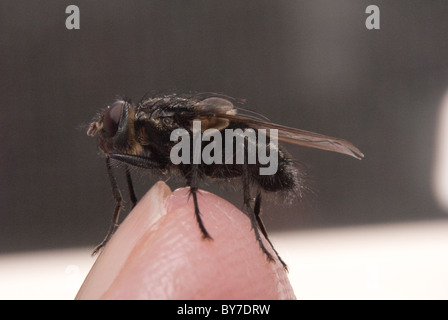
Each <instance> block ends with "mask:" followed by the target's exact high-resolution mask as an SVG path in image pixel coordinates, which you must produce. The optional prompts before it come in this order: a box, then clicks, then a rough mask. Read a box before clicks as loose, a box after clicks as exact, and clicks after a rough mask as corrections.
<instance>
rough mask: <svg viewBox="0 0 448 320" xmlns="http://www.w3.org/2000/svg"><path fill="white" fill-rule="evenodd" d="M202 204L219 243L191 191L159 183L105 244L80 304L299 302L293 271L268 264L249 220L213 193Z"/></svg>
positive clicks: (201, 194)
mask: <svg viewBox="0 0 448 320" xmlns="http://www.w3.org/2000/svg"><path fill="white" fill-rule="evenodd" d="M198 201H199V208H200V210H201V217H202V219H203V222H204V225H205V227H206V228H207V231H208V232H209V234H210V235H211V236H212V238H213V240H208V239H203V238H202V235H201V232H200V230H199V227H198V225H197V222H196V219H195V216H194V206H193V200H192V197H189V189H188V188H181V189H177V190H175V191H174V192H171V190H170V189H169V187H168V186H167V185H166V184H165V183H164V182H158V183H156V184H155V185H154V187H153V188H151V190H150V191H148V193H147V194H146V195H145V196H144V197H143V198H142V199H141V200H140V201H139V203H138V204H137V206H136V207H135V208H134V209H133V210H132V211H131V213H130V214H129V215H128V217H127V218H126V219H125V220H124V221H123V223H122V224H121V225H120V227H119V228H118V230H117V231H116V233H115V234H114V235H113V237H112V238H111V240H110V241H109V243H108V244H107V245H106V246H105V248H104V249H103V251H102V252H101V254H100V255H99V257H98V259H97V260H96V262H95V264H94V266H93V267H92V269H91V270H90V273H89V274H88V276H87V277H86V279H85V281H84V283H83V285H82V287H81V288H80V290H79V292H78V295H77V296H76V299H186V300H190V299H295V296H294V292H293V289H292V287H291V284H290V283H289V280H288V277H287V272H286V271H285V270H284V268H283V267H282V265H281V263H280V262H279V261H278V260H277V259H275V261H274V262H268V261H267V260H266V256H265V255H264V254H263V253H262V252H261V250H260V247H259V245H258V243H257V241H256V240H255V236H254V233H253V230H252V229H251V224H250V221H249V219H248V217H247V216H246V215H245V214H244V213H243V212H241V211H240V210H239V209H237V208H236V207H235V206H233V205H232V204H230V203H229V202H227V201H225V200H223V199H221V198H219V197H218V196H216V195H214V194H211V193H208V192H206V191H202V190H200V191H199V193H198ZM264 243H265V246H266V247H267V248H269V249H270V251H271V252H272V254H273V251H272V249H271V247H270V246H269V244H268V243H267V241H266V240H265V239H264ZM273 256H275V254H273Z"/></svg>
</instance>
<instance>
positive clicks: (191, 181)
mask: <svg viewBox="0 0 448 320" xmlns="http://www.w3.org/2000/svg"><path fill="white" fill-rule="evenodd" d="M198 170H199V168H198V165H192V166H191V171H190V173H189V175H188V177H187V184H188V186H189V187H190V195H191V196H192V197H193V203H194V215H195V217H196V221H197V222H198V225H199V229H200V230H201V233H202V238H203V239H208V240H213V238H212V237H211V236H210V235H209V233H208V232H207V229H205V226H204V223H203V222H202V218H201V212H200V211H199V204H198V196H197V194H198V180H199V171H198Z"/></svg>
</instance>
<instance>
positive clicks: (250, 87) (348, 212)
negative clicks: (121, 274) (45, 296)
mask: <svg viewBox="0 0 448 320" xmlns="http://www.w3.org/2000/svg"><path fill="white" fill-rule="evenodd" d="M71 4H75V5H77V6H78V7H79V9H80V18H81V19H80V22H81V24H80V27H81V28H80V29H79V30H67V29H66V27H65V20H66V18H67V17H68V14H66V13H65V9H66V7H67V6H68V5H71ZM370 4H375V5H377V6H378V7H379V8H380V10H381V11H380V12H381V20H380V26H381V29H380V30H367V29H366V27H365V20H366V18H367V16H368V15H367V14H366V13H365V9H366V7H367V6H368V5H370ZM447 16H448V3H447V2H446V1H443V0H442V1H435V0H434V1H404V0H403V1H359V0H356V1H355V0H350V1H343V0H340V1H332V0H320V1H319V0H309V1H292V0H288V1H286V0H280V1H278V0H276V1H274V0H271V1H261V0H256V1H255V0H254V1H241V0H226V1H222V0H219V1H214V0H209V1H186V0H183V1H180V0H171V1H152V0H151V1H144V0H141V1H118V0H107V1H105V0H103V1H101V0H97V1H75V2H73V1H63V0H54V1H29V0H19V1H17V0H15V1H12V0H2V1H1V2H0V75H1V76H0V93H1V95H0V99H1V116H0V137H1V148H0V187H1V192H0V200H1V202H0V203H1V209H0V214H1V216H0V250H1V252H11V251H18V250H33V249H44V248H59V247H73V246H86V245H87V246H92V247H93V246H94V245H96V244H98V243H99V242H100V241H101V240H102V239H103V237H104V235H105V233H106V230H107V228H108V226H109V221H110V217H111V214H112V210H113V205H114V203H113V198H112V195H111V193H110V187H109V182H108V178H107V175H106V170H105V166H104V161H103V159H101V158H100V157H98V152H97V148H96V143H95V140H94V139H92V138H90V137H87V136H86V134H85V131H86V130H85V127H84V126H85V125H86V124H87V123H88V122H89V121H90V120H91V118H92V117H93V116H94V114H95V113H96V112H97V111H98V109H100V108H103V107H105V106H107V105H108V104H109V103H110V102H111V101H113V99H114V98H115V97H116V96H117V95H118V94H124V95H126V96H129V97H131V98H133V99H134V100H135V101H137V100H139V99H140V98H141V97H142V96H143V95H144V94H145V93H147V92H148V91H161V90H176V91H178V92H186V91H200V92H201V91H211V92H222V93H226V94H228V95H231V96H234V97H238V98H245V99H247V107H248V108H250V109H253V110H255V111H257V112H260V113H263V114H265V115H266V116H268V117H269V118H270V119H271V120H273V121H274V122H277V123H281V124H284V125H288V126H292V127H297V128H301V129H305V130H310V131H314V132H319V133H323V134H327V135H331V136H336V137H343V138H346V139H347V140H350V141H352V142H353V143H354V144H355V145H357V146H358V147H359V148H360V149H361V150H362V151H363V152H364V153H365V155H366V159H365V160H362V161H357V160H355V159H352V158H350V157H346V156H342V155H339V154H332V153H328V152H323V151H319V150H308V149H305V148H301V147H294V146H288V147H287V149H288V151H290V153H292V154H293V155H294V156H295V157H296V158H298V159H299V160H300V161H302V162H303V163H305V164H306V166H307V167H308V168H309V173H310V176H311V177H312V186H313V188H314V190H315V191H316V195H315V196H313V197H312V198H311V199H309V200H307V201H305V203H304V204H300V205H294V206H291V207H283V206H282V205H281V204H275V203H272V202H271V203H269V204H267V206H266V207H265V214H264V219H265V223H266V225H267V228H268V230H271V231H272V230H274V231H279V230H292V229H297V230H299V229H307V228H308V229H309V228H324V227H338V226H347V225H361V224H363V225H364V224H374V223H394V222H401V221H416V220H427V219H437V218H445V213H444V212H443V211H442V209H440V208H439V206H438V205H437V203H436V201H435V198H434V195H433V192H432V189H431V175H432V166H433V162H434V146H435V135H436V124H437V118H438V113H439V107H440V101H441V99H442V97H443V95H444V92H445V90H446V89H447V85H448V37H447V30H448V19H447ZM136 180H137V185H138V188H137V189H138V193H139V195H140V196H141V195H142V194H143V193H144V192H146V190H147V189H149V188H150V187H151V186H152V184H153V183H154V182H155V181H156V180H155V179H154V178H151V177H148V176H146V175H143V176H141V177H138V178H137V179H136ZM120 181H121V182H123V181H122V180H120ZM177 186H179V185H175V184H174V185H173V184H172V185H171V187H173V188H174V187H177ZM207 189H208V190H211V191H213V192H216V193H218V194H219V195H221V196H222V197H224V198H226V199H228V200H229V201H231V202H233V203H234V204H235V205H237V206H241V204H242V199H241V195H240V193H239V192H228V191H220V189H219V188H215V187H213V186H212V187H207Z"/></svg>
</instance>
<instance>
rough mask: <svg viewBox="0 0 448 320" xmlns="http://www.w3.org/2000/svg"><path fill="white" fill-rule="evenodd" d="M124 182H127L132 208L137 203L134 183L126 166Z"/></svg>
mask: <svg viewBox="0 0 448 320" xmlns="http://www.w3.org/2000/svg"><path fill="white" fill-rule="evenodd" d="M126 182H127V183H128V190H129V198H130V199H131V203H132V209H134V207H135V205H136V204H137V197H136V196H135V191H134V184H133V183H132V178H131V173H130V172H129V167H128V166H126Z"/></svg>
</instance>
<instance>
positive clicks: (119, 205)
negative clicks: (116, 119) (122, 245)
mask: <svg viewBox="0 0 448 320" xmlns="http://www.w3.org/2000/svg"><path fill="white" fill-rule="evenodd" d="M106 168H107V174H108V176H109V180H110V185H111V187H112V194H113V196H114V199H115V209H114V213H113V215H112V221H111V224H110V226H109V230H108V231H107V234H106V237H105V238H104V240H103V241H102V242H101V243H100V244H99V245H98V246H97V247H96V248H95V250H93V253H92V256H94V255H96V254H97V253H98V252H99V251H100V250H101V248H103V247H104V246H105V245H106V243H107V242H108V241H109V239H110V238H111V237H112V234H113V233H114V231H115V228H116V227H117V226H118V219H119V217H120V212H121V210H123V197H122V196H121V192H120V189H119V188H118V184H117V180H115V177H114V174H113V172H112V167H111V165H110V158H109V157H107V158H106Z"/></svg>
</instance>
